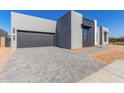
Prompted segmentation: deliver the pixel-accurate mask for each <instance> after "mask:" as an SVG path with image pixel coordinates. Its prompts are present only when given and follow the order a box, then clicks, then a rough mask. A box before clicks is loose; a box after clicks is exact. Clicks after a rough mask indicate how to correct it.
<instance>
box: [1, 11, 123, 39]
mask: <svg viewBox="0 0 124 93" xmlns="http://www.w3.org/2000/svg"><path fill="white" fill-rule="evenodd" d="M13 11H15V12H19V13H23V14H28V15H32V16H37V17H43V18H47V19H52V20H56V19H58V18H59V17H61V16H62V15H64V14H65V13H67V12H68V10H29V11H28V10H13ZM76 11H77V12H79V13H82V14H83V16H84V17H85V18H89V19H92V20H97V21H98V26H107V27H108V28H109V30H110V35H111V36H116V37H117V36H124V11H123V10H122V11H119V10H76ZM10 12H11V10H0V28H2V29H4V30H6V31H8V32H9V31H10V23H11V22H10V17H11V15H10Z"/></svg>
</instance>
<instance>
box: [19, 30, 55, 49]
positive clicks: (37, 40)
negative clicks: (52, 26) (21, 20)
mask: <svg viewBox="0 0 124 93" xmlns="http://www.w3.org/2000/svg"><path fill="white" fill-rule="evenodd" d="M53 45H54V34H49V33H32V32H21V31H18V32H17V47H18V48H23V47H43V46H53Z"/></svg>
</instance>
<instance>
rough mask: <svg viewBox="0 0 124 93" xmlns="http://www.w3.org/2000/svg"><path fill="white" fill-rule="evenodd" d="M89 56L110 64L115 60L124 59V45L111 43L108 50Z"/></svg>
mask: <svg viewBox="0 0 124 93" xmlns="http://www.w3.org/2000/svg"><path fill="white" fill-rule="evenodd" d="M88 56H89V57H91V58H94V59H96V60H99V61H101V62H103V63H105V64H110V63H112V62H113V61H114V60H121V59H122V60H124V46H121V45H109V48H108V49H107V50H105V51H101V52H97V53H95V54H91V55H88Z"/></svg>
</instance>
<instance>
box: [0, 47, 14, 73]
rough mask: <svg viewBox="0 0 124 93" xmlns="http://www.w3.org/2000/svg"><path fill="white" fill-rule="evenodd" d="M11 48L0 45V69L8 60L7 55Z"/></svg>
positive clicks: (10, 52) (9, 53)
mask: <svg viewBox="0 0 124 93" xmlns="http://www.w3.org/2000/svg"><path fill="white" fill-rule="evenodd" d="M12 52H13V50H12V49H10V48H2V47H0V71H1V70H2V68H3V67H4V66H5V64H6V63H7V61H8V58H9V56H11V54H12Z"/></svg>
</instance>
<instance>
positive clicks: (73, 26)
mask: <svg viewBox="0 0 124 93" xmlns="http://www.w3.org/2000/svg"><path fill="white" fill-rule="evenodd" d="M104 44H105V45H106V44H108V28H106V27H100V28H99V27H97V21H96V20H89V19H86V18H84V17H83V15H82V14H80V13H77V12H75V11H70V12H68V13H66V14H65V15H63V16H62V17H61V18H59V19H58V20H57V21H53V20H48V19H44V18H38V17H33V16H29V15H25V14H20V13H16V12H12V13H11V47H12V48H24V47H42V46H57V47H62V48H67V49H74V48H82V47H90V46H97V45H104Z"/></svg>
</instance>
